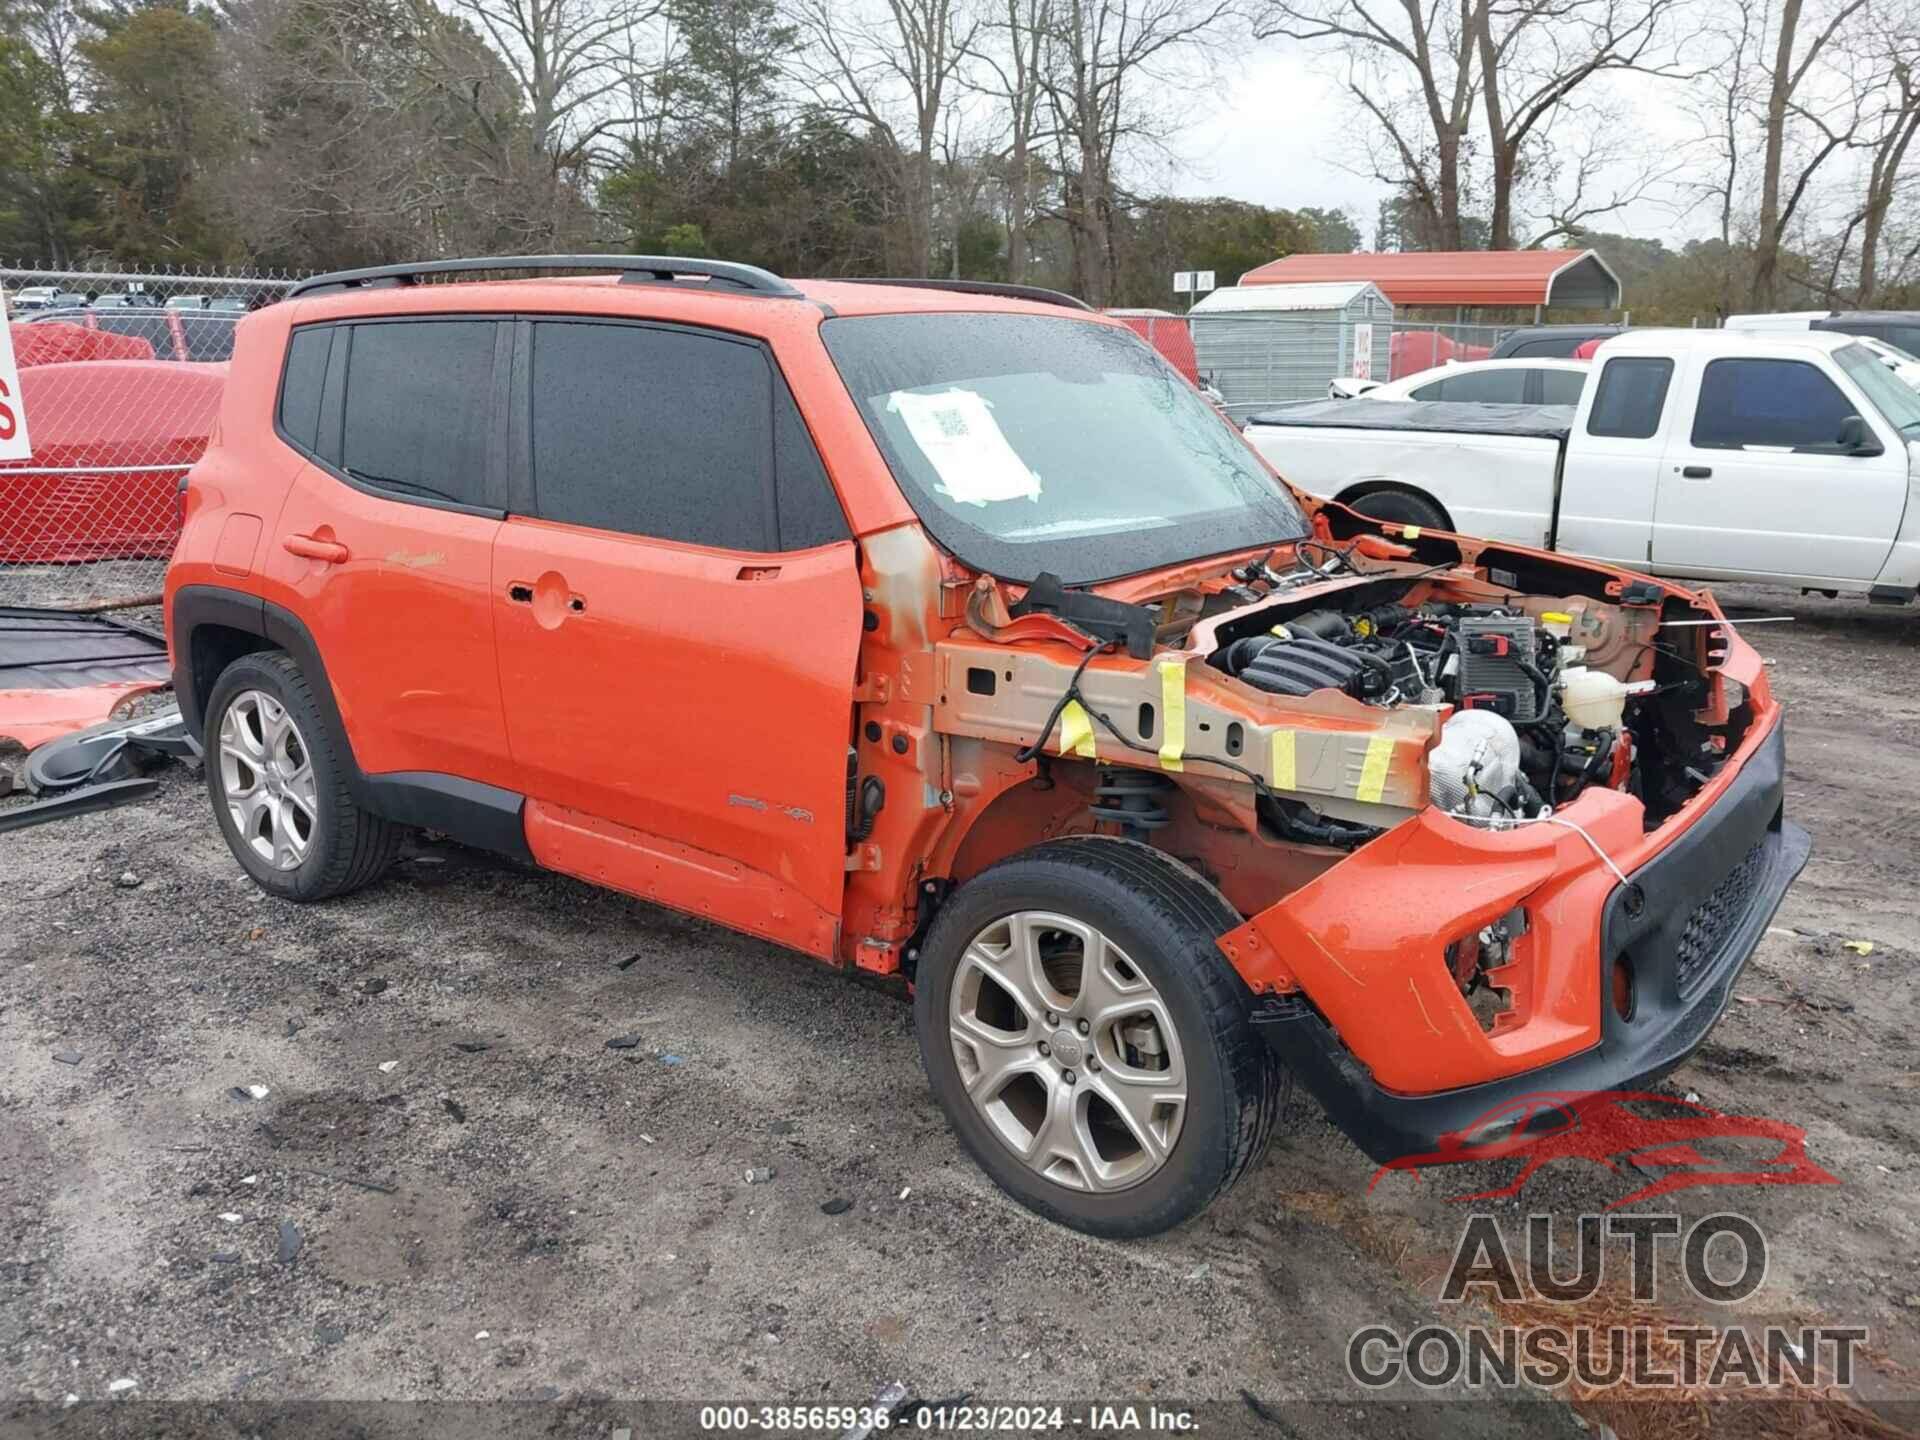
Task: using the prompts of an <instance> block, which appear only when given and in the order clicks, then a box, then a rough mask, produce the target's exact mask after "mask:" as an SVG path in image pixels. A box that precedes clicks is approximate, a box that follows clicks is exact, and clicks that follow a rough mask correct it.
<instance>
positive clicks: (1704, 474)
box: [1680, 465, 1713, 480]
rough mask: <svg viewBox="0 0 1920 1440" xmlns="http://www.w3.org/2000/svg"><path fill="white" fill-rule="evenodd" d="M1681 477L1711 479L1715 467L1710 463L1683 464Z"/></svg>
mask: <svg viewBox="0 0 1920 1440" xmlns="http://www.w3.org/2000/svg"><path fill="white" fill-rule="evenodd" d="M1680 478H1681V479H1683V480H1711V479H1712V478H1713V467H1712V466H1710V465H1683V466H1681V467H1680Z"/></svg>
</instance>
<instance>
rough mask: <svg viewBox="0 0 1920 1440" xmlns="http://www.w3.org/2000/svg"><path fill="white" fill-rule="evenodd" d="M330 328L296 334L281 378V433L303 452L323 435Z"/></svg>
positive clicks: (298, 331) (331, 332) (297, 331)
mask: <svg viewBox="0 0 1920 1440" xmlns="http://www.w3.org/2000/svg"><path fill="white" fill-rule="evenodd" d="M332 344H333V331H332V330H331V329H330V328H321V329H306V330H296V331H294V332H293V339H292V341H291V342H290V343H289V344H288V346H287V368H286V369H285V370H284V371H283V372H282V373H281V376H280V429H281V431H282V432H283V433H284V434H285V435H286V437H287V439H289V440H291V441H292V442H293V443H294V444H295V445H298V446H299V447H300V448H301V449H302V450H308V451H311V450H312V449H313V448H314V442H315V438H316V436H317V435H318V434H319V431H320V390H321V387H322V386H323V385H324V384H325V383H326V378H327V351H328V349H329V347H330V346H331V345H332Z"/></svg>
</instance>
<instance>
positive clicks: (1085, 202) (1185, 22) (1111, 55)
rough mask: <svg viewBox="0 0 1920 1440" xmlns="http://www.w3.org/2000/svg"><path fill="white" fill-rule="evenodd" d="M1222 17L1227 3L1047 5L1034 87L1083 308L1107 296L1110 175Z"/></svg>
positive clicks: (1114, 261) (1094, 0) (1112, 265)
mask: <svg viewBox="0 0 1920 1440" xmlns="http://www.w3.org/2000/svg"><path fill="white" fill-rule="evenodd" d="M1231 15H1232V11H1231V9H1230V8H1229V4H1228V3H1227V0H1053V5H1052V11H1051V15H1050V18H1049V24H1048V27H1047V36H1048V53H1049V57H1050V62H1051V63H1049V64H1048V65H1047V66H1046V67H1045V68H1044V69H1043V70H1042V71H1041V72H1040V75H1041V80H1040V84H1041V88H1042V90H1043V91H1044V93H1045V95H1046V99H1047V106H1048V109H1049V111H1050V112H1051V114H1052V119H1053V129H1054V135H1055V140H1056V144H1057V147H1058V149H1059V152H1060V160H1059V166H1060V172H1061V177H1062V182H1063V196H1062V205H1061V210H1060V214H1061V218H1062V219H1063V220H1065V222H1066V224H1067V228H1068V233H1069V235H1070V237H1071V240H1072V245H1073V282H1072V283H1073V286H1074V289H1075V291H1076V292H1077V293H1078V294H1079V295H1080V296H1081V298H1083V299H1084V300H1086V301H1087V302H1088V303H1089V304H1092V305H1096V306H1099V305H1105V304H1107V303H1108V299H1109V297H1110V296H1111V295H1112V293H1113V282H1114V275H1115V272H1116V271H1117V270H1118V268H1119V265H1118V258H1117V256H1116V255H1115V253H1114V227H1113V217H1114V207H1115V203H1116V194H1117V186H1116V169H1117V166H1118V164H1119V162H1120V159H1121V156H1122V152H1123V150H1124V149H1125V147H1127V146H1128V145H1129V144H1132V143H1138V142H1148V143H1151V142H1153V141H1155V140H1157V139H1158V138H1159V136H1160V134H1161V133H1162V130H1163V129H1164V126H1163V124H1162V118H1163V111H1162V107H1161V104H1160V100H1159V97H1158V96H1157V95H1156V94H1155V93H1154V92H1155V88H1156V87H1157V86H1161V85H1166V86H1169V87H1171V86H1172V85H1173V84H1174V83H1175V82H1176V80H1177V78H1178V76H1179V74H1180V70H1181V67H1182V64H1183V62H1185V61H1188V60H1191V59H1193V58H1194V57H1195V56H1196V55H1197V54H1199V53H1202V52H1204V50H1205V47H1206V45H1207V42H1208V41H1209V40H1210V39H1212V38H1213V37H1214V36H1215V34H1216V33H1217V32H1218V31H1219V29H1220V28H1221V27H1222V26H1223V25H1224V24H1225V22H1226V21H1227V20H1228V19H1229V18H1230V17H1231Z"/></svg>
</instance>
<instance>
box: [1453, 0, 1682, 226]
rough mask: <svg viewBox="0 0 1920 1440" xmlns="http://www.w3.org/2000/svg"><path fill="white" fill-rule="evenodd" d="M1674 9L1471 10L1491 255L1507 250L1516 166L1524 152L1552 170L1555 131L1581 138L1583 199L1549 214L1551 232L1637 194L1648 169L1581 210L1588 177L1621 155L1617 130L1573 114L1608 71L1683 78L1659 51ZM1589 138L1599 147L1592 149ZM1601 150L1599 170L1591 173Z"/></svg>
mask: <svg viewBox="0 0 1920 1440" xmlns="http://www.w3.org/2000/svg"><path fill="white" fill-rule="evenodd" d="M1678 8H1679V0H1505V3H1502V4H1500V5H1498V6H1495V5H1492V4H1486V5H1481V6H1479V7H1478V9H1477V11H1476V12H1475V19H1476V23H1475V25H1474V43H1475V52H1476V57H1477V59H1478V61H1479V67H1480V79H1479V86H1480V104H1481V112H1482V115H1483V117H1484V120H1485V126H1486V140H1487V156H1488V162H1489V166H1490V169H1491V172H1492V173H1491V182H1492V209H1491V213H1490V215H1489V219H1488V241H1487V243H1488V248H1489V249H1493V250H1510V249H1512V248H1513V246H1514V229H1515V225H1514V213H1515V212H1514V206H1515V191H1516V188H1517V187H1518V186H1519V185H1520V184H1521V183H1522V182H1523V181H1524V178H1525V177H1524V174H1523V167H1524V166H1525V164H1526V163H1527V160H1528V157H1529V155H1530V154H1532V155H1534V156H1535V157H1536V159H1535V163H1536V164H1537V165H1538V166H1539V167H1540V168H1543V169H1544V168H1551V167H1552V166H1553V165H1554V163H1555V162H1554V158H1553V156H1552V154H1551V152H1552V150H1553V147H1554V145H1555V143H1556V142H1555V131H1556V130H1560V131H1567V132H1574V133H1576V134H1577V135H1579V137H1580V138H1579V139H1577V140H1576V141H1575V144H1576V146H1577V147H1578V151H1579V153H1578V154H1577V156H1576V157H1575V164H1574V166H1573V168H1574V171H1575V173H1576V175H1577V177H1578V179H1579V180H1580V182H1581V183H1580V185H1579V186H1578V189H1577V191H1576V194H1577V195H1578V196H1579V197H1581V200H1580V202H1577V203H1574V204H1571V205H1561V206H1559V207H1557V209H1558V211H1559V213H1558V215H1557V216H1556V218H1555V228H1554V230H1553V231H1552V232H1550V233H1552V234H1559V233H1565V232H1566V231H1567V230H1568V229H1569V228H1570V227H1572V226H1574V225H1578V224H1580V223H1582V222H1583V221H1585V220H1589V219H1592V218H1593V217H1595V216H1596V215H1598V214H1601V213H1605V211H1607V210H1609V209H1618V208H1620V207H1621V206H1622V205H1625V204H1627V203H1630V202H1631V200H1632V199H1634V198H1638V195H1639V194H1641V193H1644V191H1645V188H1646V185H1647V183H1648V181H1649V180H1650V178H1651V177H1650V176H1649V175H1648V174H1647V170H1648V169H1649V167H1646V166H1639V167H1636V168H1638V169H1639V170H1640V171H1641V173H1640V175H1639V176H1637V177H1636V180H1637V181H1638V183H1637V184H1636V183H1635V182H1634V181H1628V182H1625V183H1623V184H1620V185H1616V186H1615V187H1614V191H1613V193H1614V195H1615V196H1616V198H1615V199H1614V200H1613V201H1611V202H1607V203H1604V204H1602V205H1600V206H1599V207H1598V208H1583V204H1585V203H1587V202H1586V197H1587V196H1588V194H1589V190H1590V185H1589V184H1588V183H1587V182H1589V181H1590V179H1591V178H1592V177H1593V175H1594V174H1595V173H1596V172H1597V171H1599V170H1602V169H1612V170H1618V169H1620V168H1621V167H1622V164H1623V162H1624V161H1626V160H1627V158H1628V157H1627V156H1626V155H1625V154H1624V153H1623V151H1622V148H1621V147H1620V146H1618V145H1617V144H1614V143H1611V137H1612V136H1615V135H1618V134H1619V133H1620V132H1619V131H1617V130H1609V129H1604V128H1601V127H1598V126H1596V125H1595V124H1594V123H1592V122H1593V121H1594V120H1596V119H1598V118H1600V117H1598V116H1595V115H1591V114H1589V115H1580V114H1579V113H1577V112H1575V111H1573V110H1572V108H1571V107H1572V105H1573V102H1574V101H1575V99H1576V97H1577V96H1578V95H1579V93H1580V92H1581V91H1582V90H1583V89H1585V88H1588V87H1590V86H1591V83H1592V82H1593V81H1594V80H1595V79H1596V78H1597V77H1601V76H1604V75H1606V74H1607V73H1608V72H1618V71H1627V70H1631V71H1637V72H1640V73H1643V74H1658V75H1664V76H1669V77H1673V76H1679V75H1683V74H1686V73H1688V72H1684V71H1681V70H1680V69H1678V68H1677V67H1675V66H1673V65H1671V64H1669V63H1667V62H1668V55H1667V54H1666V53H1663V52H1665V51H1666V47H1667V43H1668V40H1669V37H1668V35H1667V33H1666V32H1667V30H1668V29H1669V26H1668V25H1667V22H1668V21H1669V20H1670V19H1671V18H1672V17H1673V14H1674V12H1675V11H1676V10H1677V9H1678ZM1556 121H1558V122H1559V123H1558V124H1557V125H1556ZM1583 122H1585V123H1583ZM1596 138H1598V139H1600V140H1601V141H1602V142H1603V143H1602V144H1600V145H1599V146H1598V147H1596V145H1595V141H1596ZM1602 153H1604V155H1605V160H1606V163H1605V164H1604V165H1599V166H1596V165H1595V163H1594V162H1595V159H1596V157H1597V156H1598V155H1600V154H1602ZM1540 238H1545V237H1540ZM1535 243H1539V240H1538V239H1536V241H1535Z"/></svg>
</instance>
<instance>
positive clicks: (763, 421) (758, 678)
mask: <svg viewBox="0 0 1920 1440" xmlns="http://www.w3.org/2000/svg"><path fill="white" fill-rule="evenodd" d="M518 329H519V335H518V350H517V358H516V362H515V365H516V375H517V376H518V377H519V381H518V385H517V390H516V408H515V413H514V422H513V423H514V427H515V432H516V439H515V444H514V453H515V457H516V467H517V471H518V478H517V479H516V492H517V493H516V496H515V501H514V505H513V513H512V514H511V515H510V517H509V518H508V520H507V522H506V524H505V525H504V526H503V527H502V528H501V533H500V538H499V541H498V543H497V544H496V546H495V549H494V566H493V605H494V617H495V626H496V630H497V634H498V643H499V653H500V675H501V684H502V687H503V690H504V693H505V697H506V706H507V717H508V720H507V724H508V731H509V734H510V736H511V740H512V746H513V756H514V760H515V762H516V763H517V765H518V767H519V769H520V773H521V777H522V784H523V786H524V787H525V789H526V792H527V793H528V795H529V796H530V797H532V800H533V801H534V802H535V803H533V804H530V805H529V807H528V825H527V830H528V840H529V843H530V845H531V846H532V848H533V851H534V854H535V855H536V857H537V858H539V859H540V861H541V863H543V864H546V865H549V866H551V867H552V868H554V869H560V870H566V871H570V872H572V873H575V874H584V875H589V876H591V877H592V878H594V879H596V880H599V881H600V882H602V883H607V884H612V885H616V886H618V887H619V888H622V889H625V890H629V891H632V892H634V893H637V894H643V895H647V896H650V897H652V898H655V899H659V900H662V901H664V902H666V903H668V904H672V905H676V906H678V907H680V908H682V909H687V910H694V911H699V912H704V913H709V914H713V915H715V916H716V918H720V919H723V920H725V921H726V922H727V923H729V924H732V925H736V926H739V927H740V928H744V929H748V930H753V931H756V932H758V933H762V934H767V935H771V936H773V937H774V938H777V939H780V940H783V941H785V942H786V943H789V944H793V945H796V946H798V947H799V948H802V949H807V950H810V951H813V952H814V953H818V954H828V953H830V952H831V949H832V946H833V944H834V939H835V937H834V933H833V926H834V923H835V922H836V921H837V917H838V915H839V912H840V895H841V889H842V885H843V882H844V879H845V856H846V834H845V807H846V786H847V751H848V744H849V738H850V730H851V726H852V714H853V701H852V692H853V683H854V663H855V654H856V651H857V648H858V644H859V637H860V628H861V622H862V604H861V592H860V582H859V576H858V573H857V570H856V565H855V557H854V547H853V544H852V541H851V539H850V538H849V534H848V530H847V527H846V522H845V520H844V518H843V517H842V514H841V512H840V509H839V504H838V501H837V500H836V499H835V497H834V495H833V492H832V488H831V486H830V485H829V483H828V480H827V476H826V473H825V471H824V470H823V469H822V467H821V463H820V459H819V456H818V455H817V453H816V452H815V450H814V448H813V444H812V440H811V438H810V437H809V435H808V432H807V429H806V426H805V425H804V423H803V422H802V420H801V417H800V415H799V412H798V410H797V409H796V408H795V406H794V403H793V400H792V397H791V395H790V394H789V393H788V390H787V387H786V385H785V383H784V381H783V380H782V379H781V377H780V374H779V372H778V370H777V369H776V367H775V365H774V363H773V360H772V358H771V356H770V354H769V353H768V352H767V350H766V349H765V348H764V347H763V346H762V345H760V344H759V343H758V342H756V341H753V340H749V339H743V338H741V337H738V336H733V335H728V334H722V333H720V332H716V331H710V330H699V329H690V328H686V327H676V326H666V325H656V324H647V323H634V322H622V321H591V320H573V319H559V318H554V319H540V318H533V319H529V320H525V321H522V322H521V323H520V325H519V327H518Z"/></svg>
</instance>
